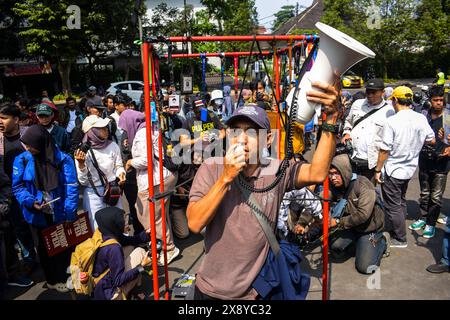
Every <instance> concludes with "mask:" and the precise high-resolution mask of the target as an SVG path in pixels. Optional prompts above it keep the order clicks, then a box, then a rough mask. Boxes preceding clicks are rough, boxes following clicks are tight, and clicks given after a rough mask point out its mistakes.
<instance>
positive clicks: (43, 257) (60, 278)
mask: <svg viewBox="0 0 450 320" xmlns="http://www.w3.org/2000/svg"><path fill="white" fill-rule="evenodd" d="M46 216H48V215H46ZM46 218H47V217H46ZM47 219H48V218H47ZM48 220H49V219H48ZM50 222H51V221H50ZM51 224H52V222H51V223H49V225H51ZM42 230H43V229H42V228H36V227H32V232H33V234H34V235H35V237H36V238H37V239H38V245H37V252H38V256H39V262H40V263H41V267H42V269H43V271H44V276H45V280H46V281H47V283H48V284H51V285H54V284H57V283H61V282H63V283H65V282H66V281H67V278H68V277H69V274H68V273H67V267H68V266H69V265H70V257H71V254H72V252H73V251H74V248H68V249H66V250H65V251H63V252H61V253H58V254H57V255H55V256H53V257H49V256H48V254H47V249H46V247H45V241H44V238H43V236H42Z"/></svg>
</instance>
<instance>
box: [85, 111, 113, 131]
mask: <svg viewBox="0 0 450 320" xmlns="http://www.w3.org/2000/svg"><path fill="white" fill-rule="evenodd" d="M110 121H111V119H109V118H106V119H103V118H100V117H99V116H96V115H90V116H89V117H86V119H84V121H83V126H82V129H83V132H84V133H86V132H88V131H89V130H90V129H91V128H104V127H106V126H107V125H108V124H109V122H110Z"/></svg>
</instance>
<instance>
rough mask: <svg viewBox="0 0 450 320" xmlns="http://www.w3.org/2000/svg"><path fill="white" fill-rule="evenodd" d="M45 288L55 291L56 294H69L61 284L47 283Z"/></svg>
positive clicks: (64, 285)
mask: <svg viewBox="0 0 450 320" xmlns="http://www.w3.org/2000/svg"><path fill="white" fill-rule="evenodd" d="M47 288H49V289H54V290H56V291H58V292H61V293H66V292H69V289H68V288H67V286H66V284H65V283H62V282H60V283H55V284H50V283H48V282H47Z"/></svg>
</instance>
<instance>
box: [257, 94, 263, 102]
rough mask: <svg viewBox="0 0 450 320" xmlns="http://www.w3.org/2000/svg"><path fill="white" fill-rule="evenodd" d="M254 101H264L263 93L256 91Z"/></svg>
mask: <svg viewBox="0 0 450 320" xmlns="http://www.w3.org/2000/svg"><path fill="white" fill-rule="evenodd" d="M256 101H264V93H262V92H257V93H256Z"/></svg>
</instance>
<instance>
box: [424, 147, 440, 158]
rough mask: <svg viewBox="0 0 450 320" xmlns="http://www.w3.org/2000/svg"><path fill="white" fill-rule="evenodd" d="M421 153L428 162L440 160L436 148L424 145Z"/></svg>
mask: <svg viewBox="0 0 450 320" xmlns="http://www.w3.org/2000/svg"><path fill="white" fill-rule="evenodd" d="M421 153H422V154H423V155H424V157H425V159H427V160H436V159H437V158H438V153H437V152H436V150H435V148H434V146H432V145H428V144H426V145H424V146H423V148H422V150H421Z"/></svg>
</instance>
